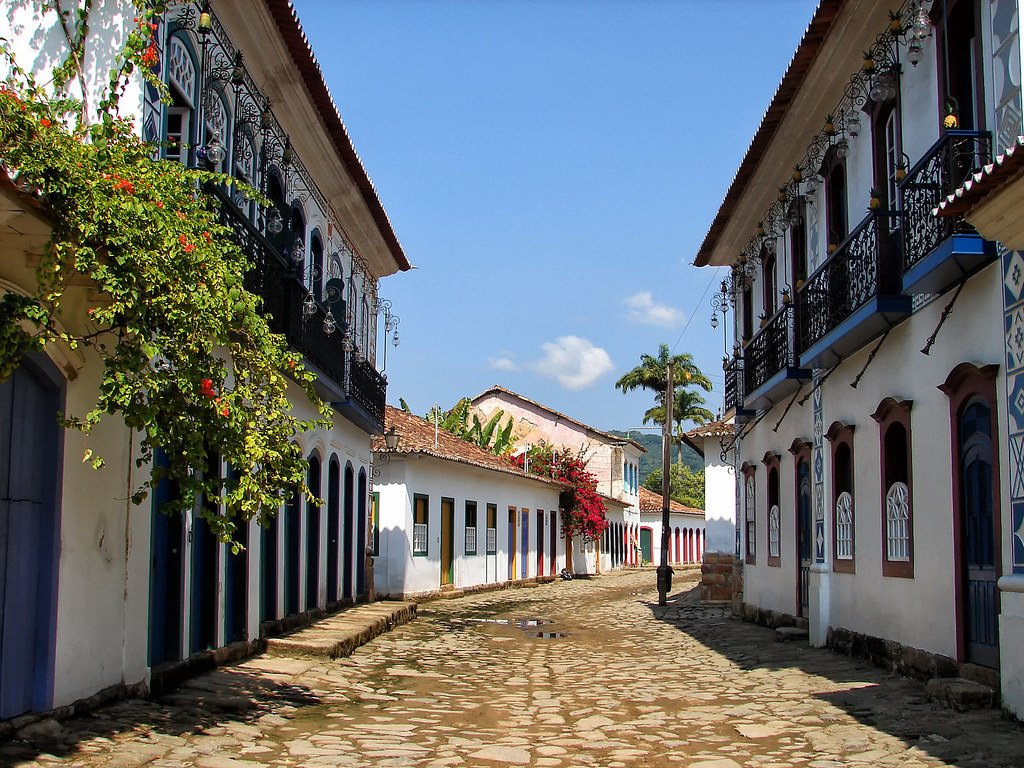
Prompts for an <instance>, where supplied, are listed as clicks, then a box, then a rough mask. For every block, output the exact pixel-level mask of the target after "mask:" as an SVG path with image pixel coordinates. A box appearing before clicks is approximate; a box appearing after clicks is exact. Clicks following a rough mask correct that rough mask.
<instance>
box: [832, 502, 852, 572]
mask: <svg viewBox="0 0 1024 768" xmlns="http://www.w3.org/2000/svg"><path fill="white" fill-rule="evenodd" d="M836 557H837V558H839V559H840V560H852V559H853V496H851V495H850V493H849V491H843V492H842V493H840V494H839V496H838V497H837V498H836Z"/></svg>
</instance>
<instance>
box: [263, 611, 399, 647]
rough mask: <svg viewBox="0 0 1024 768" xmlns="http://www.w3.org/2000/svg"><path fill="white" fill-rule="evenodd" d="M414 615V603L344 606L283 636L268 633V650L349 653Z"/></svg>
mask: <svg viewBox="0 0 1024 768" xmlns="http://www.w3.org/2000/svg"><path fill="white" fill-rule="evenodd" d="M415 618H416V603H393V602H382V603H369V604H366V605H357V606H355V607H354V608H347V609H345V610H343V611H340V612H339V613H336V614H334V615H333V616H328V617H327V618H325V619H321V620H320V621H317V622H315V623H313V624H310V625H309V626H308V627H304V628H302V629H299V630H296V631H295V632H291V633H289V634H287V635H284V636H283V637H268V638H267V640H266V643H267V650H266V652H267V654H269V655H271V656H290V657H298V658H304V657H317V658H320V657H326V658H329V659H338V658H342V657H344V656H351V655H352V652H353V651H354V650H355V649H356V648H358V647H359V646H361V645H366V643H368V642H370V641H371V640H372V639H373V638H375V637H377V636H378V635H382V634H384V633H385V632H390V631H391V630H392V629H394V628H395V627H397V626H399V625H401V624H405V623H406V622H409V621H412V620H413V619H415Z"/></svg>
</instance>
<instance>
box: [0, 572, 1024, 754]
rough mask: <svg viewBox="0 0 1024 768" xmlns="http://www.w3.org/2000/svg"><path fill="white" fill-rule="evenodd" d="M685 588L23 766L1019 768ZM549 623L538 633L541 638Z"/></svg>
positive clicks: (478, 626)
mask: <svg viewBox="0 0 1024 768" xmlns="http://www.w3.org/2000/svg"><path fill="white" fill-rule="evenodd" d="M694 578H695V574H694V573H692V572H691V573H689V574H686V575H684V576H683V577H682V578H679V577H677V580H676V583H675V587H676V588H677V590H678V592H677V594H676V595H674V597H673V600H672V601H671V603H670V605H669V606H668V607H667V608H658V607H657V606H656V605H654V604H653V603H656V593H655V591H654V573H653V572H652V571H645V572H640V573H635V572H634V573H627V574H616V575H611V576H605V577H601V578H599V579H595V580H591V581H573V582H567V583H566V582H559V583H555V584H550V585H545V586H540V587H536V588H532V589H517V590H508V591H503V592H497V593H487V594H478V595H473V596H466V597H460V598H457V599H452V600H446V601H435V602H431V603H426V604H424V605H421V606H420V611H419V618H418V619H416V620H415V621H414V622H412V623H411V624H407V625H404V626H401V627H399V628H397V629H396V630H395V631H393V632H391V633H389V634H386V635H383V636H381V637H379V638H377V639H376V640H374V641H373V642H372V643H370V644H369V645H367V646H364V647H363V648H361V649H359V650H357V651H356V653H355V654H354V655H353V656H352V657H350V658H348V659H342V660H338V661H334V662H326V663H325V662H319V661H317V662H313V661H309V660H300V659H288V658H280V657H269V656H265V657H260V658H255V659H252V660H250V661H248V662H246V663H243V664H239V665H237V666H235V667H232V668H227V669H223V670H220V671H217V672H214V673H211V674H207V675H205V676H203V677H201V678H198V679H196V680H194V681H192V682H190V683H189V684H187V685H186V686H185V687H183V688H182V689H180V690H179V691H178V692H176V693H175V694H172V695H170V696H168V697H165V698H164V699H162V700H161V701H159V702H149V701H128V702H123V703H120V704H116V705H113V706H110V707H107V708H105V709H103V710H101V711H99V712H97V713H95V714H94V715H90V716H86V717H83V718H79V719H76V720H73V721H68V722H64V723H60V724H56V723H54V722H52V721H50V722H49V723H45V722H44V723H41V724H39V725H37V726H33V728H34V729H35V731H36V734H37V740H36V741H34V742H33V743H31V744H28V743H25V742H20V743H18V742H15V743H10V744H8V745H6V746H4V747H3V748H2V750H0V761H3V762H4V763H5V764H14V765H19V766H28V765H54V764H62V765H81V766H97V767H98V766H104V767H109V768H115V767H116V768H128V767H130V766H142V765H151V766H167V767H168V768H169V767H170V766H199V767H200V768H256V767H257V766H284V765H295V766H349V765H351V766H459V765H466V766H487V765H532V766H550V767H551V768H562V767H563V766H565V767H568V766H601V767H602V768H604V767H606V766H607V767H611V766H636V765H680V766H686V767H688V768H735V767H737V766H759V767H761V768H783V767H784V766H811V767H812V768H829V767H831V766H835V767H837V768H838V767H840V766H843V767H845V766H900V767H901V768H921V767H923V766H986V768H994V767H996V766H1022V765H1024V731H1022V730H1021V729H1020V728H1019V727H1018V726H1015V725H1012V724H1010V723H1008V722H1006V721H1004V720H1002V719H1001V718H1000V716H999V714H998V712H997V711H996V710H983V711H977V712H972V713H967V714H957V713H954V712H952V711H950V710H947V709H944V708H942V707H939V706H938V705H933V704H931V703H929V702H928V701H927V700H926V698H925V695H924V687H923V685H921V684H920V683H917V682H914V681H911V680H907V679H903V678H899V677H894V676H891V675H889V674H887V673H885V672H883V671H880V670H878V669H875V668H872V667H870V666H867V665H866V664H863V663H861V662H858V661H855V660H851V659H848V658H845V657H842V656H838V655H836V654H833V653H831V652H828V651H824V650H817V649H809V648H807V647H804V646H802V645H801V644H798V643H776V642H774V636H773V633H772V632H771V631H770V630H768V629H764V628H762V627H757V626H753V625H749V624H744V623H742V622H739V621H736V620H734V619H732V618H730V617H729V616H727V615H726V612H725V611H724V610H723V609H721V608H718V607H702V606H700V605H699V604H697V603H696V600H695V599H694V597H693V595H692V594H690V593H688V590H689V589H690V588H691V587H692V586H693V583H694V582H693V580H694ZM538 619H539V620H542V621H543V622H550V623H540V624H539V625H538V624H535V623H534V621H532V620H538Z"/></svg>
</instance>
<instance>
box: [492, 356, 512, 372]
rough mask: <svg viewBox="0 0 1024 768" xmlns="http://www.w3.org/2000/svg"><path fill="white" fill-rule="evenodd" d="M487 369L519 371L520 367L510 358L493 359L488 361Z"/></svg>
mask: <svg viewBox="0 0 1024 768" xmlns="http://www.w3.org/2000/svg"><path fill="white" fill-rule="evenodd" d="M487 367H488V368H493V369H494V370H496V371H518V370H519V366H518V365H517V364H516V361H515V360H513V359H512V358H510V357H492V358H489V359H488V360H487Z"/></svg>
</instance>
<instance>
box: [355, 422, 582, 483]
mask: <svg viewBox="0 0 1024 768" xmlns="http://www.w3.org/2000/svg"><path fill="white" fill-rule="evenodd" d="M391 427H394V428H395V432H396V433H397V434H398V448H397V449H396V450H395V451H393V452H392V453H397V454H407V455H411V454H422V455H425V456H433V457H434V458H437V459H443V460H445V461H454V462H458V463H460V464H469V465H471V466H474V467H480V468H482V469H489V470H492V471H494V472H503V473H505V474H507V475H516V476H517V477H524V478H526V479H528V480H535V481H536V482H538V483H544V484H545V485H550V486H553V487H555V488H561V487H562V484H561V483H559V482H556V481H554V480H548V479H546V478H543V477H537V476H536V475H524V474H523V472H522V471H520V470H518V469H516V468H515V467H513V466H512V465H511V464H510V463H509V462H508V461H507V460H506V459H503V458H502V457H500V456H495V455H494V454H492V453H488V452H487V451H485V450H483V449H482V448H479V447H477V446H475V445H473V444H472V443H469V442H467V441H465V440H463V439H461V438H458V437H456V436H455V435H453V434H452V433H450V432H446V431H445V430H443V429H438V430H437V442H436V443H435V442H434V425H433V424H431V423H430V422H429V421H427V420H426V419H422V418H420V417H419V416H414V415H413V414H411V413H406V412H405V411H403V410H402V409H400V408H395V407H393V406H390V405H389V406H386V407H385V410H384V428H385V429H386V430H387V429H390V428H391ZM371 445H372V448H373V450H374V451H375V452H378V453H383V452H385V451H386V447H385V444H384V437H383V435H374V436H373V439H372V443H371Z"/></svg>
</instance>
